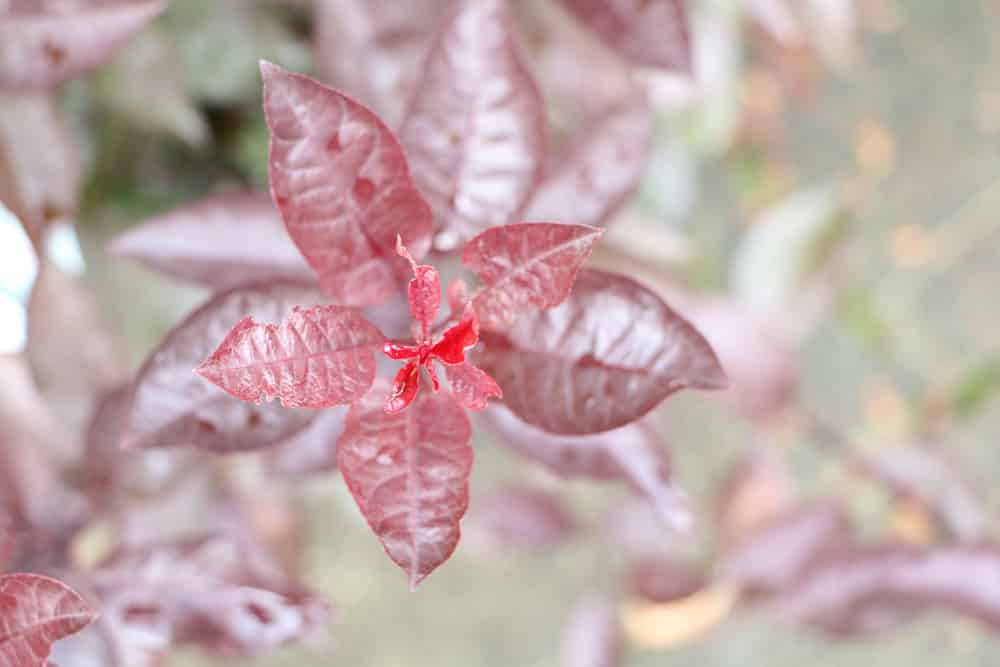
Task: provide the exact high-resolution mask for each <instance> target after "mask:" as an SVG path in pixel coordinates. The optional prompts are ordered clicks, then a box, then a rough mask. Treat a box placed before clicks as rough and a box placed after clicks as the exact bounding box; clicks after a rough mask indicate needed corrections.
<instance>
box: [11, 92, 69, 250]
mask: <svg viewBox="0 0 1000 667" xmlns="http://www.w3.org/2000/svg"><path fill="white" fill-rule="evenodd" d="M79 188H80V159H79V156H78V153H77V148H76V143H75V140H74V137H73V136H72V135H71V133H70V132H69V130H68V129H67V128H66V126H65V125H64V124H63V121H62V119H61V118H60V117H59V115H58V114H57V112H56V107H55V105H54V104H53V102H52V100H51V99H50V98H49V97H47V96H45V95H9V94H7V95H5V94H2V93H0V201H2V202H3V203H4V205H5V206H6V207H7V208H8V209H10V211H11V212H12V213H13V214H14V216H15V217H17V218H18V219H20V220H21V223H22V224H24V225H25V227H26V228H27V229H28V233H29V234H30V235H32V236H33V237H35V238H36V239H40V238H41V230H42V228H43V227H44V226H45V225H46V224H47V223H49V222H51V221H53V220H56V219H58V218H65V217H69V216H72V215H73V214H74V213H75V212H76V207H77V201H78V192H77V191H78V190H79Z"/></svg>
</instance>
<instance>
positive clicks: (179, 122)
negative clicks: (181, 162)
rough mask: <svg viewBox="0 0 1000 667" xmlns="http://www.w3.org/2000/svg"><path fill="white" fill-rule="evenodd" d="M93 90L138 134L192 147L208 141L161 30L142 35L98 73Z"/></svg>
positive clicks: (205, 127) (173, 51)
mask: <svg viewBox="0 0 1000 667" xmlns="http://www.w3.org/2000/svg"><path fill="white" fill-rule="evenodd" d="M97 85H98V94H99V95H100V97H101V99H102V101H103V102H104V103H105V104H107V105H108V106H109V107H110V108H111V109H112V111H114V112H117V113H119V114H121V115H122V116H124V117H125V118H126V119H128V121H129V122H130V123H131V124H132V125H134V126H135V127H136V128H139V129H142V130H153V131H157V130H159V131H165V132H167V133H169V134H171V135H173V136H174V137H176V138H177V139H179V140H181V141H183V142H185V143H187V144H188V145H190V146H193V147H199V146H202V145H204V144H205V143H206V142H207V141H208V140H209V129H208V125H207V124H206V122H205V119H204V118H203V117H202V115H201V112H200V111H199V110H198V108H197V107H196V106H195V103H194V100H193V99H192V97H191V93H190V91H189V89H188V86H187V82H186V80H185V72H184V70H183V68H182V65H181V62H180V55H179V54H178V53H177V50H176V48H175V47H174V44H173V43H172V42H171V40H170V37H169V36H168V34H167V33H166V31H165V30H163V29H162V28H154V29H151V30H147V31H145V32H143V33H142V34H140V35H139V36H138V37H137V38H136V39H135V40H134V41H133V42H132V43H131V44H130V45H129V46H128V48H126V49H125V50H124V51H123V52H122V54H121V55H120V56H119V57H118V58H117V59H116V60H115V61H114V62H113V63H112V64H111V65H110V66H109V67H108V68H106V69H105V70H104V71H103V72H102V74H101V76H100V77H99V78H98V79H97Z"/></svg>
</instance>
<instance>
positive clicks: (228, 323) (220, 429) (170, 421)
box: [123, 283, 320, 452]
mask: <svg viewBox="0 0 1000 667" xmlns="http://www.w3.org/2000/svg"><path fill="white" fill-rule="evenodd" d="M319 298H320V296H319V294H318V292H317V290H315V289H313V288H309V287H303V286H298V285H291V284H283V283H275V284H271V285H267V286H252V287H243V288H237V289H233V290H230V291H228V292H223V293H221V294H218V295H216V296H215V297H213V298H212V299H210V300H209V301H208V302H207V303H206V304H205V305H203V306H202V307H201V308H199V309H197V310H196V311H194V312H193V313H192V314H191V315H190V316H188V318H187V319H185V320H184V321H183V322H181V323H180V324H179V325H178V326H177V327H175V328H174V330H173V331H171V333H170V334H168V335H167V337H166V338H165V339H164V340H163V342H162V343H161V344H160V345H159V346H158V347H157V348H156V349H155V350H153V352H152V353H150V355H149V357H148V358H147V359H146V363H145V364H144V365H143V367H142V368H141V369H140V370H139V372H138V374H137V376H136V379H135V382H134V390H133V396H132V407H131V409H130V410H129V414H128V419H127V426H126V428H125V436H124V439H123V442H125V443H127V444H130V445H131V446H139V447H163V446H173V445H190V446H194V447H198V448H202V449H208V450H212V451H218V452H228V451H236V450H248V449H259V448H262V447H267V446H270V445H272V444H274V443H276V442H278V441H280V440H283V439H284V438H286V437H288V436H290V435H291V434H293V433H296V432H298V431H299V430H300V429H301V428H303V427H304V426H305V425H306V424H307V423H308V422H309V421H310V420H311V419H312V418H313V417H314V416H315V413H313V412H311V411H300V410H288V409H285V408H282V407H281V406H279V405H278V404H269V405H262V406H254V405H250V404H247V403H244V402H242V401H239V400H236V399H235V398H232V397H231V396H229V395H227V394H226V393H225V392H223V391H222V390H220V389H218V388H217V387H215V386H213V385H212V384H211V383H209V382H206V381H205V380H204V379H203V378H200V377H198V376H197V375H195V373H193V372H192V369H194V368H195V367H196V366H197V365H198V364H199V363H201V362H202V361H203V360H204V359H205V357H207V356H208V355H209V354H211V352H212V349H213V348H214V347H215V345H216V344H217V342H218V341H220V340H222V339H223V337H224V336H225V335H226V333H227V332H228V331H229V330H230V329H231V328H232V327H233V325H234V324H236V323H237V322H239V321H240V319H241V318H243V317H246V316H250V317H253V318H256V319H259V320H262V321H272V322H276V321H279V320H281V318H283V317H285V316H286V315H287V314H288V313H289V312H290V311H291V310H292V308H293V307H294V306H295V305H296V304H299V303H313V302H316V301H318V300H319Z"/></svg>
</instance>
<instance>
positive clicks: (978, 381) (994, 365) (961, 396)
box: [953, 359, 1000, 418]
mask: <svg viewBox="0 0 1000 667" xmlns="http://www.w3.org/2000/svg"><path fill="white" fill-rule="evenodd" d="M998 391H1000V359H991V360H989V361H986V362H985V363H982V364H980V365H978V366H976V367H975V368H973V369H971V370H969V371H968V372H967V373H966V374H965V377H964V378H962V380H961V381H960V382H959V385H958V388H957V389H956V390H955V394H954V398H953V401H954V406H955V412H956V414H957V415H958V416H959V417H964V418H968V417H971V416H973V415H974V414H976V413H977V412H979V410H980V409H982V408H983V406H985V405H986V404H987V403H988V402H989V401H990V400H992V399H993V398H994V397H995V396H996V394H997V392H998Z"/></svg>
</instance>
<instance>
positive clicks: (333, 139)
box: [326, 132, 344, 153]
mask: <svg viewBox="0 0 1000 667" xmlns="http://www.w3.org/2000/svg"><path fill="white" fill-rule="evenodd" d="M343 149H344V145H343V144H342V143H340V133H339V132H334V133H333V134H332V135H330V139H329V140H328V141H327V142H326V150H328V151H330V152H331V153H339V152H340V151H342V150H343Z"/></svg>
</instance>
